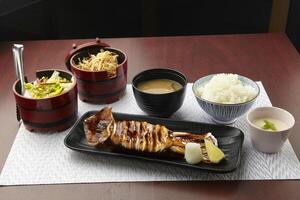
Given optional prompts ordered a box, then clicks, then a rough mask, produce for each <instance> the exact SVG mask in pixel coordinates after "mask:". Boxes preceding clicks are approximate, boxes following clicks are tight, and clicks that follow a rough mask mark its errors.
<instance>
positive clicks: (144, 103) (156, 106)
mask: <svg viewBox="0 0 300 200" xmlns="http://www.w3.org/2000/svg"><path fill="white" fill-rule="evenodd" d="M153 79H170V80H173V81H176V82H178V83H180V84H181V85H182V88H181V89H180V90H177V91H175V92H171V93H166V94H150V93H146V92H143V91H141V90H139V89H138V87H137V86H138V84H139V83H140V82H143V81H148V80H153ZM186 85H187V78H186V77H185V75H183V74H182V73H180V72H178V71H175V70H172V69H162V68H160V69H150V70H146V71H143V72H141V73H139V74H137V75H136V76H135V77H134V78H133V81H132V89H133V94H134V97H135V100H136V102H137V104H138V106H139V107H140V108H141V110H143V111H144V112H145V113H147V114H148V115H151V116H155V117H169V116H171V115H172V114H173V113H175V112H176V111H177V110H178V109H179V108H180V107H181V106H182V103H183V100H184V97H185V93H186Z"/></svg>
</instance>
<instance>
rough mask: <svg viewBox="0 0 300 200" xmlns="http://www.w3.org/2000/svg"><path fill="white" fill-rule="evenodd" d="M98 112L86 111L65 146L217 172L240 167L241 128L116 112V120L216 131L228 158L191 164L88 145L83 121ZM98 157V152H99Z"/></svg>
mask: <svg viewBox="0 0 300 200" xmlns="http://www.w3.org/2000/svg"><path fill="white" fill-rule="evenodd" d="M97 112H98V111H90V112H87V113H85V114H84V115H83V116H82V117H81V118H80V119H79V120H78V121H77V123H76V124H75V125H74V126H73V128H72V129H71V130H70V132H69V134H68V135H67V136H66V138H65V145H66V146H67V147H68V148H70V149H72V150H75V151H80V152H86V153H93V154H98V155H101V156H119V157H126V158H128V159H133V158H134V159H141V160H147V161H151V162H160V163H166V164H173V165H178V166H182V167H190V168H196V169H201V170H209V171H214V172H230V171H233V170H234V169H236V168H237V167H238V165H239V163H240V158H241V151H242V145H243V140H244V134H243V132H242V131H241V130H239V129H237V128H234V127H228V126H219V125H212V124H204V123H197V122H188V121H177V120H171V119H164V118H155V117H148V116H141V115H129V114H121V113H113V116H114V118H115V119H116V120H135V121H147V122H149V123H152V124H163V125H165V126H166V127H167V128H169V129H172V130H174V131H186V132H191V133H198V134H199V131H201V132H202V133H206V132H212V133H213V135H214V136H215V137H216V138H217V140H218V144H219V148H220V149H221V150H222V151H223V152H224V154H225V159H224V160H222V161H221V162H220V163H218V164H205V163H200V164H197V165H191V164H188V163H187V162H186V161H185V160H184V158H181V157H178V156H170V155H169V154H167V155H165V154H163V153H162V154H158V155H157V154H149V153H148V154H146V153H137V152H134V151H124V150H120V149H116V148H112V147H111V146H106V147H101V148H99V147H98V148H97V147H93V146H90V145H88V144H87V142H86V137H85V133H84V129H83V121H84V119H86V118H87V117H89V116H91V115H94V114H95V113H97ZM95 156H96V155H95Z"/></svg>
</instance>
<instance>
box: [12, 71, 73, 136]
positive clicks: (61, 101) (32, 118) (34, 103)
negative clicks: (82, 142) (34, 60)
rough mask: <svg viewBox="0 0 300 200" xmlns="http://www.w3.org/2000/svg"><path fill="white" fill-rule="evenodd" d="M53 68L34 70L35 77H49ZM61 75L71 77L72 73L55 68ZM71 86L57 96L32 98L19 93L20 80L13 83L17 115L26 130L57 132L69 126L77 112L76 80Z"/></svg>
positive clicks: (69, 78)
mask: <svg viewBox="0 0 300 200" xmlns="http://www.w3.org/2000/svg"><path fill="white" fill-rule="evenodd" d="M53 71H54V70H53V69H49V70H42V71H37V72H36V77H37V78H42V77H43V76H45V77H50V76H51V75H52V73H53ZM56 71H58V72H59V75H60V76H61V77H64V78H67V79H68V80H71V79H72V77H73V76H72V74H71V73H69V72H66V71H62V70H56ZM73 81H74V84H73V86H72V88H71V89H70V90H68V91H66V92H63V93H61V94H60V95H58V96H54V97H49V98H42V99H33V98H28V97H25V96H23V95H22V94H21V82H20V81H19V80H17V81H16V82H15V83H14V85H13V92H14V96H15V99H16V105H17V109H18V112H19V115H20V117H21V119H22V121H23V123H24V126H25V128H26V129H27V130H29V131H32V132H59V131H63V130H66V129H67V128H69V127H71V126H72V125H73V124H74V123H75V121H76V119H77V112H78V105H77V88H76V80H75V79H74V78H73Z"/></svg>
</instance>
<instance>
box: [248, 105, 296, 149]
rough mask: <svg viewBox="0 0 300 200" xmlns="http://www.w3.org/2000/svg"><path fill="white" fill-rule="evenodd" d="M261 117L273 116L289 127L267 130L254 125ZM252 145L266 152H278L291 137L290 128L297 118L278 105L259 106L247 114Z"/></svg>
mask: <svg viewBox="0 0 300 200" xmlns="http://www.w3.org/2000/svg"><path fill="white" fill-rule="evenodd" d="M260 118H273V119H277V120H280V121H282V122H283V123H285V124H286V125H287V128H286V129H284V130H281V131H267V130H263V129H260V128H258V127H257V126H256V125H254V121H255V120H257V119H260ZM247 122H248V124H249V128H250V129H249V130H250V137H251V142H252V145H253V146H254V148H255V149H257V150H258V151H261V152H264V153H277V152H279V151H280V150H281V148H282V146H283V144H284V142H285V141H286V140H287V138H288V137H289V133H290V130H291V129H292V128H293V126H294V124H295V119H294V117H293V115H292V114H290V113H289V112H288V111H286V110H283V109H281V108H277V107H259V108H255V109H253V110H251V111H250V112H248V114H247Z"/></svg>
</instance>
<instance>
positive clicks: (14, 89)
mask: <svg viewBox="0 0 300 200" xmlns="http://www.w3.org/2000/svg"><path fill="white" fill-rule="evenodd" d="M42 71H53V72H54V71H59V72H64V73H67V74H69V75H71V76H72V78H73V81H74V84H73V86H72V87H71V88H70V90H68V91H65V92H62V93H61V94H59V95H57V96H54V97H45V98H41V99H34V98H29V97H25V96H23V95H21V94H19V93H18V92H17V91H16V85H17V83H18V82H19V79H18V80H16V81H15V82H14V84H13V92H14V94H15V95H17V96H18V97H20V98H23V99H28V100H33V101H39V100H45V99H54V98H57V97H59V96H62V95H64V94H66V93H68V92H70V91H71V90H73V89H74V88H75V87H76V84H77V82H76V78H75V77H74V76H73V74H72V73H70V72H68V71H65V70H61V69H43V70H38V72H42Z"/></svg>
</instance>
